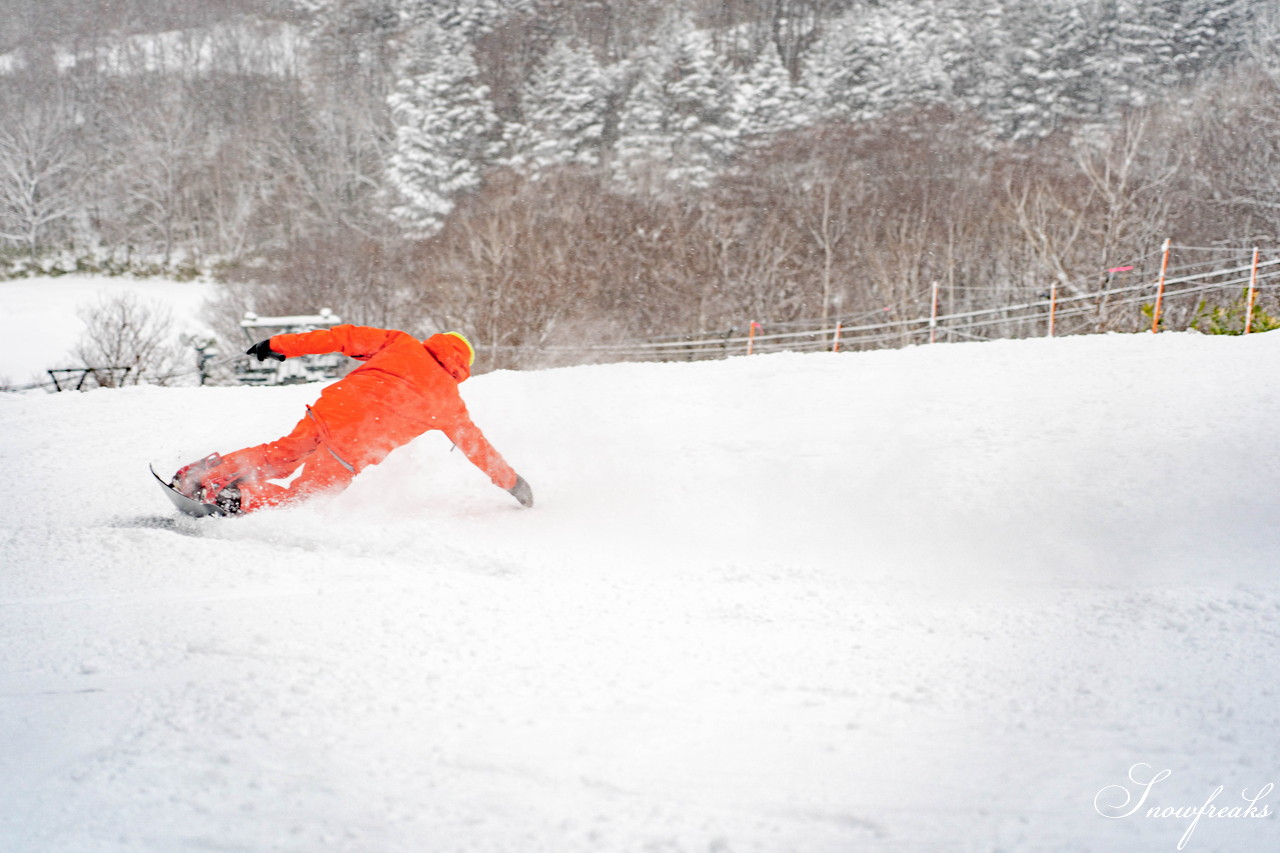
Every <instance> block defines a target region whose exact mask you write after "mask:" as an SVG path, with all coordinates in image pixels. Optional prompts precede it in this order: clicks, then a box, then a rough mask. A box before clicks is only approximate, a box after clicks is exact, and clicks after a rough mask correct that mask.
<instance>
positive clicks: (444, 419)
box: [207, 325, 517, 512]
mask: <svg viewBox="0 0 1280 853" xmlns="http://www.w3.org/2000/svg"><path fill="white" fill-rule="evenodd" d="M270 345H271V349H273V350H275V351H276V352H278V353H280V354H282V355H284V356H286V357H292V356H299V355H318V354H321V353H330V352H340V353H342V354H343V355H348V356H350V357H352V358H354V359H357V360H359V361H362V362H364V364H362V365H361V366H359V367H357V368H356V369H355V370H353V371H351V372H350V373H349V374H347V375H346V376H345V377H343V378H342V379H340V380H339V381H337V382H335V383H334V384H332V385H330V386H328V387H327V388H325V389H324V391H322V392H321V393H320V399H318V400H317V401H316V402H315V404H314V405H312V406H308V407H307V414H306V416H305V417H304V418H303V419H302V420H300V421H298V424H297V426H295V427H294V428H293V431H292V432H291V433H289V434H288V435H286V436H285V437H284V438H281V439H279V440H277V441H273V442H269V443H267V444H260V445H258V446H256V447H247V448H245V449H243V450H237V451H235V452H234V453H228V454H226V455H225V456H223V457H222V463H221V464H219V465H218V466H217V467H216V468H214V469H213V470H212V471H211V472H210V476H209V477H208V478H207V482H209V483H211V484H214V485H215V489H214V491H216V490H217V488H218V487H220V486H221V485H225V484H227V483H231V482H235V481H236V480H239V486H240V496H241V497H240V501H241V503H240V506H241V510H242V511H244V512H252V511H253V510H256V509H261V508H262V507H265V506H276V505H279V504H282V503H288V502H291V501H293V500H297V499H299V498H303V497H307V496H309V495H312V494H315V493H317V492H321V491H328V490H331V489H338V488H343V487H345V486H346V485H347V484H348V483H349V482H350V481H351V478H353V477H354V476H355V475H356V474H358V473H360V471H362V470H363V469H365V468H367V467H368V466H370V465H376V464H377V463H378V462H381V461H382V460H383V459H385V458H386V456H387V454H389V453H390V452H391V451H392V450H394V449H396V448H397V447H400V446H401V445H404V444H407V443H408V442H410V441H412V440H413V439H414V438H416V437H418V436H419V435H421V434H422V433H424V432H427V431H428V430H433V429H438V430H441V431H442V432H444V434H445V435H446V436H448V437H449V439H450V440H451V441H452V442H453V443H454V445H455V446H457V448H458V449H459V450H461V451H462V452H463V453H464V454H466V457H467V458H468V459H470V460H471V461H472V462H473V463H475V465H476V466H477V467H478V468H480V469H481V470H482V471H484V472H485V473H486V474H488V475H489V479H491V480H492V481H493V483H494V484H495V485H497V486H500V487H501V488H503V489H510V488H511V487H513V486H514V485H515V483H516V479H517V476H516V472H515V471H514V470H513V469H512V468H511V466H510V465H508V464H507V463H506V461H505V460H504V459H503V458H502V456H501V455H500V454H499V453H498V451H497V450H495V449H494V447H493V445H491V444H490V443H489V441H488V439H486V438H485V437H484V434H483V433H482V432H480V429H479V427H477V426H476V425H475V424H474V423H472V421H471V416H470V415H469V414H468V413H467V407H466V405H465V404H464V403H463V402H462V397H461V396H459V394H458V383H460V382H462V381H464V380H465V379H466V378H467V377H469V376H470V375H471V367H470V360H471V351H470V348H469V347H468V345H467V344H466V343H465V342H464V341H463V340H462V339H461V338H459V337H457V336H455V335H433V336H431V337H430V338H428V339H427V340H426V341H420V340H418V339H417V338H415V337H413V336H412V335H410V334H408V333H406V332H398V331H394V330H388V329H375V328H371V327H369V326H350V325H343V326H334V327H333V328H332V329H323V330H319V331H314V332H303V333H301V334H295V335H276V336H274V337H272V338H271V344H270ZM299 465H302V466H303V469H302V473H301V474H299V475H298V477H297V478H296V479H295V480H294V481H293V482H292V483H290V484H289V485H288V486H281V485H278V484H275V483H271V482H268V481H269V480H275V479H283V478H286V477H288V476H289V475H290V474H292V473H293V472H294V471H295V470H297V468H298V466H299Z"/></svg>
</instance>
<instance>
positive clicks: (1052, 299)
mask: <svg viewBox="0 0 1280 853" xmlns="http://www.w3.org/2000/svg"><path fill="white" fill-rule="evenodd" d="M1057 318H1058V280H1057V279H1056V278H1055V279H1054V280H1053V284H1051V285H1049V337H1051V338H1052V337H1053V324H1054V321H1055V320H1057Z"/></svg>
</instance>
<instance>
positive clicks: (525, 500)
mask: <svg viewBox="0 0 1280 853" xmlns="http://www.w3.org/2000/svg"><path fill="white" fill-rule="evenodd" d="M507 491H509V492H510V493H511V494H512V496H513V497H515V499H516V500H518V501H520V505H521V506H533V489H531V488H529V484H528V483H526V482H525V481H524V477H521V476H520V475H519V474H517V475H516V484H515V485H514V486H512V487H511V488H509V489H507Z"/></svg>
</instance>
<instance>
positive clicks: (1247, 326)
mask: <svg viewBox="0 0 1280 853" xmlns="http://www.w3.org/2000/svg"><path fill="white" fill-rule="evenodd" d="M1257 293H1258V247H1257V246H1254V247H1253V268H1252V269H1251V270H1250V271H1249V304H1248V305H1247V306H1246V307H1245V309H1244V333H1245V334H1246V335H1247V334H1249V331H1250V330H1251V329H1252V328H1253V300H1254V297H1255V296H1256V295H1257Z"/></svg>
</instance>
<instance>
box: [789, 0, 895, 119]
mask: <svg viewBox="0 0 1280 853" xmlns="http://www.w3.org/2000/svg"><path fill="white" fill-rule="evenodd" d="M866 18H867V12H866V10H864V9H857V10H855V11H852V12H847V13H845V14H844V15H841V16H839V17H837V18H833V19H832V20H830V21H828V22H827V24H826V26H825V27H824V28H823V31H822V35H821V36H819V37H818V40H817V42H816V43H815V44H814V46H813V48H812V49H811V50H810V51H809V52H808V53H807V54H806V55H805V57H804V61H803V69H802V77H803V80H804V82H805V86H806V91H807V93H808V95H809V108H810V110H811V111H812V112H813V114H814V115H815V116H820V117H823V118H828V119H835V120H845V121H858V120H864V119H867V118H869V117H872V116H874V115H876V114H878V108H877V106H876V105H875V104H873V97H872V90H873V88H874V86H875V78H876V69H877V68H878V67H880V66H883V65H884V64H885V63H886V62H887V61H888V57H887V56H886V55H885V53H884V51H883V50H882V49H881V47H882V46H880V45H877V44H875V43H874V42H873V41H872V40H871V39H870V38H869V33H868V31H867V27H866Z"/></svg>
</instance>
